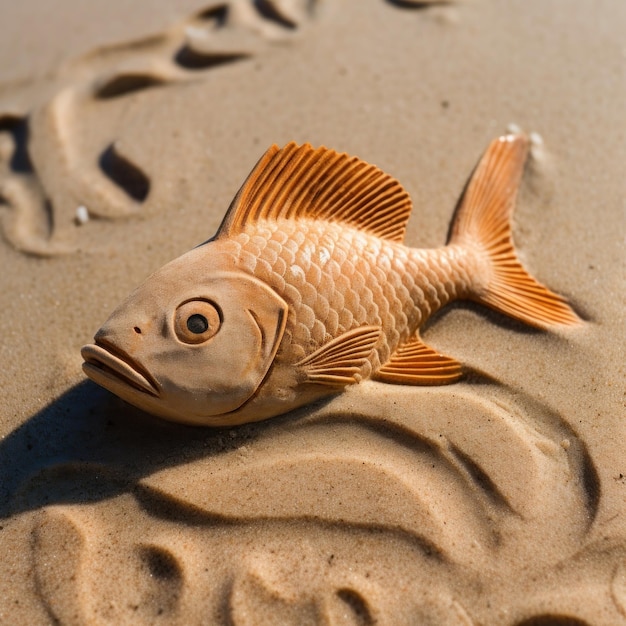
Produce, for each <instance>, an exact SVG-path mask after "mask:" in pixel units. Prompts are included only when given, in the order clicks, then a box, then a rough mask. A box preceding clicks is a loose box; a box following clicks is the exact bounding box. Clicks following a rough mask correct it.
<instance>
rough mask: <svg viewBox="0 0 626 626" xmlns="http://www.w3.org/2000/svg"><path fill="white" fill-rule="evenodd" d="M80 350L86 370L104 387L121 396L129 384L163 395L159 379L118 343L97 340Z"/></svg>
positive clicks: (156, 394) (144, 391) (87, 373)
mask: <svg viewBox="0 0 626 626" xmlns="http://www.w3.org/2000/svg"><path fill="white" fill-rule="evenodd" d="M80 354H81V356H82V357H83V359H84V360H85V362H84V363H83V372H85V374H86V375H87V376H88V377H89V378H91V380H93V381H94V382H95V383H98V384H99V385H101V386H102V387H104V388H105V389H108V390H109V391H112V392H113V393H115V394H118V395H121V396H122V397H124V396H125V395H126V394H125V393H123V392H124V391H128V389H129V387H130V388H131V389H134V390H135V391H139V392H141V393H145V394H148V395H149V396H153V397H155V398H158V397H159V396H160V393H159V388H158V386H157V384H156V381H155V380H154V379H153V378H152V376H150V374H148V372H147V371H146V370H145V368H143V367H142V366H141V365H140V364H139V363H138V362H137V361H135V360H134V359H133V358H132V357H131V356H130V355H129V354H127V353H126V352H124V351H123V350H120V349H119V348H117V347H116V346H113V345H110V344H109V343H108V342H106V341H101V340H97V341H96V343H95V344H88V345H86V346H83V347H82V349H81V351H80ZM120 392H121V393H120Z"/></svg>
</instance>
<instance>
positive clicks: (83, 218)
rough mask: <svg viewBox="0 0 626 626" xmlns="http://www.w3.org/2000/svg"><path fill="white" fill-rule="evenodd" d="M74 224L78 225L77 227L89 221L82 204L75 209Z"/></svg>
mask: <svg viewBox="0 0 626 626" xmlns="http://www.w3.org/2000/svg"><path fill="white" fill-rule="evenodd" d="M75 219H76V224H78V226H82V225H83V224H86V223H87V222H88V221H89V211H88V210H87V207H86V206H83V205H82V204H81V205H80V206H79V207H78V208H77V209H76V216H75Z"/></svg>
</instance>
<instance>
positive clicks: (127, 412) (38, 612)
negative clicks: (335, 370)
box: [0, 0, 626, 626]
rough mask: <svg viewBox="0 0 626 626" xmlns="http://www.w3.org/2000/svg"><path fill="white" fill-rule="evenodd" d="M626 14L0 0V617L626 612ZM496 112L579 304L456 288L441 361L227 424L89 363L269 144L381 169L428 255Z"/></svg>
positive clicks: (585, 617)
mask: <svg viewBox="0 0 626 626" xmlns="http://www.w3.org/2000/svg"><path fill="white" fill-rule="evenodd" d="M625 29H626V4H624V3H622V2H619V1H618V0H600V1H596V2H591V1H584V0H581V1H580V2H576V3H572V2H567V1H566V0H553V1H550V2H545V1H542V0H507V1H505V0H458V2H449V3H447V2H444V3H440V2H428V1H426V2H411V1H410V0H403V1H400V0H397V1H392V0H388V1H384V0H367V1H366V0H272V1H267V2H253V1H252V0H224V1H223V2H197V1H192V0H176V1H174V2H166V1H165V0H150V1H149V2H141V3H134V4H133V5H132V8H129V6H128V3H124V2H122V1H121V0H108V1H107V2H104V1H103V0H97V1H95V0H92V2H89V3H82V2H78V1H77V0H57V1H56V2H53V3H52V2H43V1H42V0H24V1H23V2H21V3H4V4H3V5H2V6H0V33H1V34H2V36H1V37H0V234H1V236H2V237H1V238H0V268H2V272H1V275H0V298H1V311H2V313H1V316H2V317H1V319H2V329H3V333H2V340H1V341H0V364H1V366H2V367H0V389H1V390H2V399H3V402H2V409H1V410H0V518H1V519H0V554H2V558H0V624H3V625H4V624H7V625H20V624H42V625H44V624H63V625H65V624H72V625H73V624H77V625H78V624H81V625H82V624H89V625H91V624H181V625H182V624H186V625H187V624H224V625H234V624H237V625H251V626H252V625H257V624H268V625H269V624H272V625H274V624H281V625H282V624H294V625H295V624H298V625H301V624H328V625H340V624H341V625H344V624H345V625H348V624H350V625H352V624H354V625H357V624H358V625H369V624H377V625H387V624H388V625H402V624H407V625H409V624H445V625H448V624H459V625H470V624H475V625H479V624H484V625H487V624H489V625H492V624H493V625H502V626H509V625H510V626H530V625H542V626H550V625H552V626H556V625H559V626H564V625H566V624H568V625H569V624H572V625H577V626H583V625H586V626H591V625H593V626H596V625H606V626H612V625H616V624H620V623H624V624H626V446H625V443H624V442H625V441H626V413H625V411H624V384H625V379H624V359H625V354H624V347H625V340H626V333H625V330H624V329H625V321H626V320H625V316H624V304H625V298H624V286H625V285H624V277H625V272H624V236H625V235H626V218H625V213H624V208H625V206H626V205H625V202H626V179H625V177H624V173H623V169H624V163H625V162H626V121H625V118H624V103H625V102H626V75H625V73H624V63H625V61H626V44H625V43H624V32H625ZM516 131H523V132H525V133H528V134H529V136H530V139H531V148H530V156H529V159H528V162H527V165H526V168H525V171H524V175H523V179H522V184H521V188H520V193H519V196H518V199H517V208H516V210H515V215H514V224H513V238H514V241H515V246H516V249H517V251H518V254H519V256H520V258H521V259H522V261H523V263H524V265H525V266H526V268H528V270H529V271H530V273H531V274H532V275H533V276H535V277H536V278H537V279H538V280H540V281H541V282H542V283H544V284H545V285H547V286H548V287H549V288H550V289H552V290H554V291H555V292H556V293H558V294H561V295H562V296H563V297H564V298H565V299H566V300H567V301H568V302H569V303H570V304H571V305H572V307H573V308H574V310H575V311H576V312H577V313H578V315H579V316H580V317H581V318H582V320H583V324H581V325H580V326H576V327H572V328H565V329H563V328H562V329H558V330H555V331H553V332H548V331H543V330H537V329H532V328H529V327H528V326H526V325H524V324H522V323H520V322H516V321H513V320H511V319H509V318H508V317H506V316H504V315H501V314H499V313H497V312H494V311H492V310H490V309H488V308H486V307H484V306H481V305H479V304H474V303H467V302H456V303H454V304H451V305H449V306H446V307H445V308H444V309H443V310H442V311H441V312H439V313H437V314H436V315H435V316H434V317H433V318H432V319H431V320H429V322H428V323H427V325H426V326H425V327H424V328H422V337H423V338H424V340H425V341H427V343H428V345H429V346H433V347H434V348H436V349H437V350H439V351H441V353H443V354H445V355H450V356H451V357H454V358H455V359H456V360H458V361H459V362H461V363H462V364H463V366H464V368H466V371H468V372H471V375H468V376H466V377H465V378H463V379H462V380H461V381H460V382H457V383H455V384H452V385H446V386H433V387H419V386H417V387H414V386H406V385H389V384H385V383H382V382H375V381H371V380H365V381H363V382H362V383H359V384H357V385H352V386H350V387H349V388H347V389H346V391H344V392H343V393H341V394H338V395H337V396H336V397H334V398H332V399H330V400H328V401H325V402H319V403H315V404H312V405H310V406H305V407H303V408H300V409H298V410H296V411H293V412H291V413H288V414H286V415H282V416H279V417H276V418H271V419H269V420H266V421H261V422H258V423H254V424H246V425H243V426H233V427H226V428H220V429H210V428H194V427H189V426H184V425H180V424H176V423H170V422H166V421H163V420H160V419H158V418H155V417H153V416H151V415H148V414H146V413H143V412H141V411H140V410H138V409H136V408H134V407H132V406H131V405H129V404H126V403H125V402H124V401H122V400H121V399H119V398H117V397H116V396H114V395H113V394H111V393H109V392H108V391H105V390H104V389H102V388H100V387H99V386H97V385H96V384H94V383H93V382H91V381H89V380H87V378H86V376H85V375H84V373H83V371H82V369H81V364H82V358H81V354H80V349H81V346H83V345H84V344H86V343H88V342H90V341H92V339H93V336H94V333H95V332H96V331H97V330H98V328H100V326H101V325H102V324H103V322H104V321H105V320H106V319H107V317H108V316H109V314H110V313H111V311H112V310H113V309H114V308H115V307H116V306H117V305H118V304H119V303H120V302H121V301H122V300H123V299H124V298H125V297H126V296H127V295H128V294H129V293H130V292H131V291H132V290H133V289H134V288H135V287H136V286H137V285H138V284H139V283H140V282H141V281H142V280H144V279H145V278H146V277H147V276H148V275H149V274H151V273H152V272H154V271H155V270H157V269H158V268H160V267H161V266H163V265H164V264H165V263H167V262H168V261H170V260H172V259H174V258H176V257H178V256H180V255H181V254H183V253H185V252H186V251H188V250H190V249H191V248H193V247H194V246H197V245H198V244H200V243H202V242H204V241H206V240H207V239H209V238H210V237H211V236H213V234H214V233H215V232H216V230H217V229H218V227H219V225H220V223H221V222H222V219H223V217H224V214H225V212H226V210H227V209H228V207H229V204H230V202H231V200H232V199H233V197H234V195H235V194H236V192H237V190H238V189H239V187H240V185H241V184H242V182H243V181H244V180H245V178H246V176H247V175H248V173H249V172H250V170H251V169H252V168H253V166H254V165H255V163H256V162H257V161H258V159H259V158H260V157H261V155H262V154H263V153H264V152H265V150H266V149H267V148H268V147H269V146H271V145H272V144H278V145H279V146H282V145H284V144H286V143H287V142H289V141H296V142H298V143H304V142H310V143H311V144H312V145H313V146H328V147H330V148H333V149H335V150H337V151H340V152H346V153H348V154H350V155H357V156H359V157H360V158H362V159H363V160H365V161H367V162H369V163H373V164H376V165H377V166H378V167H380V168H381V169H382V170H383V171H384V172H387V173H389V174H390V175H391V176H393V177H394V178H396V179H397V180H398V181H400V183H401V184H402V185H403V187H404V188H405V189H406V191H407V192H408V193H409V195H410V196H411V199H412V202H413V209H412V213H411V217H410V220H409V223H408V227H407V231H406V238H405V243H406V245H408V246H411V247H415V248H432V247H437V246H442V245H443V244H445V243H446V238H447V236H448V231H449V228H450V224H451V220H452V216H453V214H454V210H455V207H456V206H457V203H458V202H459V199H460V198H461V196H462V193H463V190H464V187H465V185H466V183H467V181H468V179H469V177H470V174H471V172H472V170H473V168H474V167H475V165H476V163H477V162H478V160H479V158H480V156H481V154H482V153H483V152H484V150H485V149H486V148H487V146H488V144H489V142H490V141H491V140H493V139H494V138H496V137H498V136H500V135H502V134H504V133H507V132H516Z"/></svg>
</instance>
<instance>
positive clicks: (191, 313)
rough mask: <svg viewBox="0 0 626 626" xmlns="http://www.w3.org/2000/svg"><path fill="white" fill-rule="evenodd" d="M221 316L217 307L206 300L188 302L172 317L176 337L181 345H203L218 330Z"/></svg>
mask: <svg viewBox="0 0 626 626" xmlns="http://www.w3.org/2000/svg"><path fill="white" fill-rule="evenodd" d="M220 324H221V316H220V312H219V311H218V309H217V307H216V306H215V305H214V304H211V303H210V302H208V301H207V300H188V301H187V302H183V304H181V305H180V306H179V307H178V308H177V309H176V315H175V317H174V330H175V331H176V336H177V337H178V338H179V339H180V340H181V341H182V342H183V343H191V344H194V343H204V342H205V341H208V340H209V339H211V337H213V336H214V335H215V334H216V333H217V331H218V330H219V329H220Z"/></svg>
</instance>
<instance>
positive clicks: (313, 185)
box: [216, 142, 411, 242]
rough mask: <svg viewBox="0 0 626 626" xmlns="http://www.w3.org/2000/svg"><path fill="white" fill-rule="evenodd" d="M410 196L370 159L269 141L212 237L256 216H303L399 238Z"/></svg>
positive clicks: (228, 233) (234, 230)
mask: <svg viewBox="0 0 626 626" xmlns="http://www.w3.org/2000/svg"><path fill="white" fill-rule="evenodd" d="M410 213H411V199H410V198H409V195H408V194H407V192H406V191H405V190H404V188H403V187H402V185H400V183H399V182H398V181H397V180H395V179H394V178H392V177H391V176H389V175H388V174H385V173H384V172H383V171H382V170H380V169H379V168H378V167H376V166H374V165H369V164H368V163H365V162H364V161H361V160H360V159H358V158H357V157H350V156H348V155H347V154H342V153H338V152H335V151H334V150H329V149H328V148H323V147H322V148H313V147H312V146H311V145H310V144H304V145H302V146H298V145H297V144H295V143H293V142H291V143H289V144H287V145H286V146H285V147H284V148H281V149H279V148H278V146H272V147H271V148H270V149H269V150H268V151H267V152H266V153H265V154H264V155H263V157H261V160H260V161H259V162H258V163H257V165H256V166H255V168H254V169H253V170H252V172H251V173H250V175H249V176H248V178H247V179H246V182H245V183H244V184H243V186H242V187H241V189H240V190H239V192H238V193H237V196H236V197H235V199H234V200H233V202H232V204H231V205H230V208H229V209H228V212H227V214H226V217H225V218H224V221H223V222H222V225H221V226H220V228H219V231H218V233H217V235H216V238H220V237H227V236H232V235H233V234H236V233H238V232H241V230H242V229H243V227H244V226H245V225H246V224H250V223H253V222H255V221H257V220H277V219H281V218H282V219H298V218H308V219H316V220H328V221H331V222H343V223H345V224H349V225H351V226H354V227H355V228H359V229H361V230H364V231H367V232H369V233H372V234H374V235H376V236H378V237H382V238H384V239H390V240H392V241H399V242H401V241H403V239H404V233H405V230H406V224H407V222H408V219H409V215H410Z"/></svg>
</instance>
